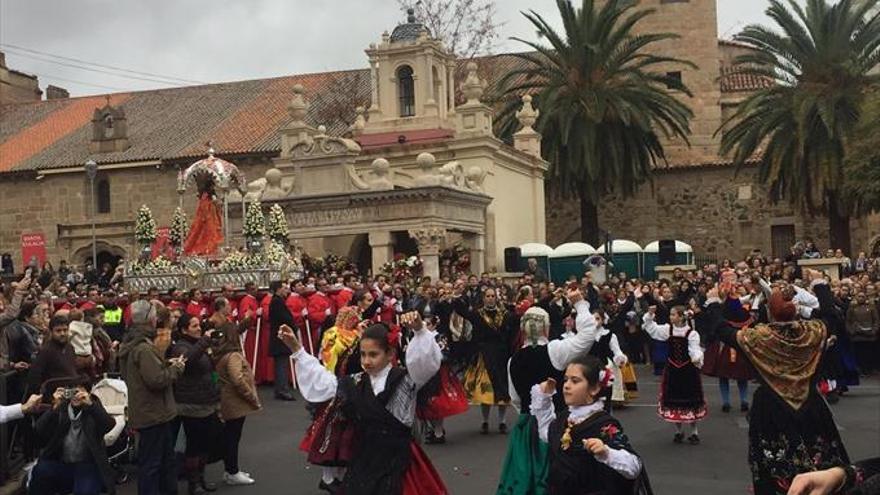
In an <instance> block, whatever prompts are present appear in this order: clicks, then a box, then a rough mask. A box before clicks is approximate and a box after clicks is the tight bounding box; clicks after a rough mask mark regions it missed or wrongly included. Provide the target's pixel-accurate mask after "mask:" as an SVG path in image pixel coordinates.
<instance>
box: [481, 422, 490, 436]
mask: <svg viewBox="0 0 880 495" xmlns="http://www.w3.org/2000/svg"><path fill="white" fill-rule="evenodd" d="M488 434H489V423H483V424H482V425H480V435H488Z"/></svg>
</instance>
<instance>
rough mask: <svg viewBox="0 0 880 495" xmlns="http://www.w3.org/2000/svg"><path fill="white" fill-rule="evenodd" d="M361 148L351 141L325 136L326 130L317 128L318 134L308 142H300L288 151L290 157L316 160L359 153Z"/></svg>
mask: <svg viewBox="0 0 880 495" xmlns="http://www.w3.org/2000/svg"><path fill="white" fill-rule="evenodd" d="M360 152H361V147H360V146H359V145H358V144H357V143H356V142H354V141H352V140H351V139H346V138H338V137H331V136H328V135H327V128H326V127H324V126H323V125H321V126H318V134H317V135H315V136H313V137H312V139H311V141H309V142H301V143H299V144H297V145H296V146H294V147H293V148H292V149H291V150H290V156H291V157H292V158H294V159H297V158H316V157H320V156H322V155H323V156H332V155H343V154H352V153H360Z"/></svg>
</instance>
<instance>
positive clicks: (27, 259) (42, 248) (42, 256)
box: [21, 232, 46, 268]
mask: <svg viewBox="0 0 880 495" xmlns="http://www.w3.org/2000/svg"><path fill="white" fill-rule="evenodd" d="M21 261H22V266H23V267H24V268H27V266H28V265H30V264H32V263H33V262H34V261H36V265H37V267H40V268H42V266H43V263H45V262H46V236H44V235H43V233H42V232H22V234H21Z"/></svg>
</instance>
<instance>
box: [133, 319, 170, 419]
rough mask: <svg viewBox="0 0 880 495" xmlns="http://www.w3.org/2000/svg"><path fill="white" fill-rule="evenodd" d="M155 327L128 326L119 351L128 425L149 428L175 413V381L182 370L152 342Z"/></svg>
mask: <svg viewBox="0 0 880 495" xmlns="http://www.w3.org/2000/svg"><path fill="white" fill-rule="evenodd" d="M155 335H156V330H155V329H154V328H151V327H150V326H148V325H135V326H133V327H132V328H131V329H129V334H128V336H127V340H126V341H125V343H123V344H122V347H121V348H120V350H119V368H120V370H121V371H122V376H123V378H124V379H125V383H126V385H128V412H129V424H130V425H131V427H132V428H135V429H140V428H149V427H151V426H156V425H159V424H162V423H166V422H168V421H171V420H172V419H174V418H175V417H176V416H177V403H176V402H175V400H174V387H173V384H174V382H175V381H176V380H177V379H178V377H180V375H181V374H182V373H183V370H182V369H180V368H176V367H173V366H171V365H170V364H169V363H168V361H167V360H166V359H165V356H163V355H161V354H159V350H158V349H157V348H156V346H155V345H154V344H153V340H152V339H153V338H154V337H155Z"/></svg>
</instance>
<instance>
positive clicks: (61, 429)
mask: <svg viewBox="0 0 880 495" xmlns="http://www.w3.org/2000/svg"><path fill="white" fill-rule="evenodd" d="M67 405H68V402H67V401H62V402H61V404H60V405H59V406H58V408H57V409H52V410H50V411H47V412H45V413H43V415H42V416H40V419H38V420H37V423H36V426H35V428H36V432H37V435H38V436H39V437H40V440H41V441H42V442H43V444H44V445H45V447H44V448H43V450H42V452H41V453H40V459H45V460H49V461H58V462H61V457H62V452H63V449H64V437H65V436H66V435H67V432H68V431H69V430H70V415H69V414H68V409H67ZM114 425H115V422H114V421H113V418H112V417H111V416H110V415H109V414H107V411H105V410H104V406H103V405H101V401H100V400H98V398H97V397H95V396H94V395H93V396H92V405H91V406H89V407H86V408H83V409H82V428H83V437H84V438H85V442H86V449H87V451H88V452H89V454H90V455H91V457H92V459H93V460H94V462H95V464H96V465H97V466H98V471H100V473H101V478H102V479H103V481H104V487H105V488H106V492H107V493H110V494H113V493H116V472H115V471H114V470H113V468H112V467H111V466H110V462H109V461H108V460H107V448H106V447H104V435H106V434H107V432H108V431H110V430H111V429H113V426H114ZM37 495H42V494H37Z"/></svg>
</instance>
